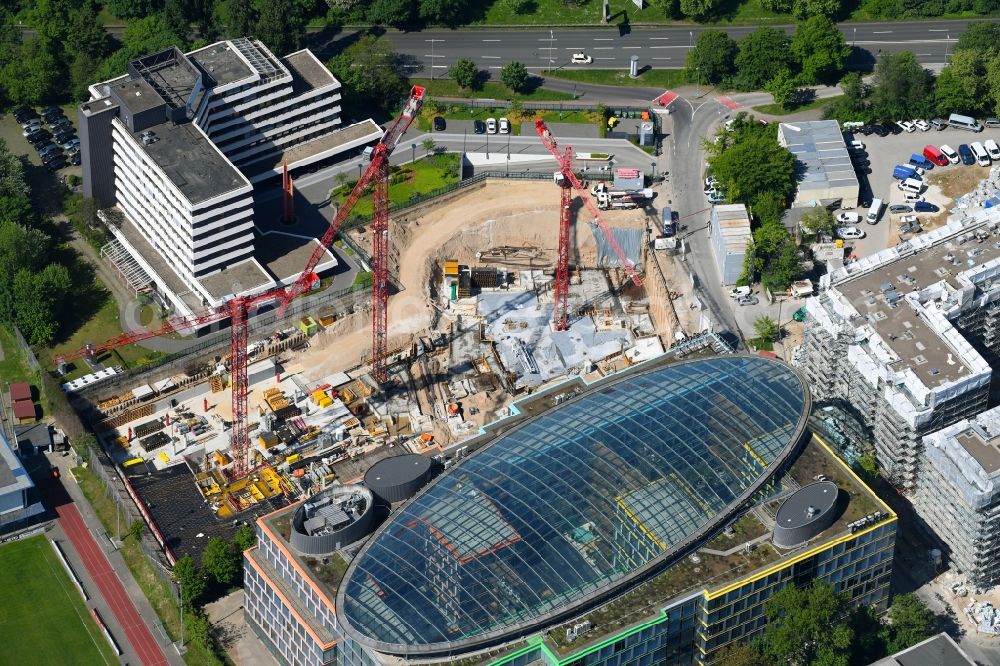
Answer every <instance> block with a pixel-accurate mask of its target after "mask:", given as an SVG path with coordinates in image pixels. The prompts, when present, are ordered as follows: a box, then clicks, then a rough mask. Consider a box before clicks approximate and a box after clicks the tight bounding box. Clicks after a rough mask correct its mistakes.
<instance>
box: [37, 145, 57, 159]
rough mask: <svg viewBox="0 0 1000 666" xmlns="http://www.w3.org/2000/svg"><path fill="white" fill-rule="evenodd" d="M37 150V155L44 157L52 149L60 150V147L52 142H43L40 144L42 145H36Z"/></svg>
mask: <svg viewBox="0 0 1000 666" xmlns="http://www.w3.org/2000/svg"><path fill="white" fill-rule="evenodd" d="M37 150H38V156H39V157H45V156H46V155H48V154H49V153H51V152H53V151H56V150H61V148H59V146H57V145H56V144H54V143H45V144H42V145H40V146H38V148H37Z"/></svg>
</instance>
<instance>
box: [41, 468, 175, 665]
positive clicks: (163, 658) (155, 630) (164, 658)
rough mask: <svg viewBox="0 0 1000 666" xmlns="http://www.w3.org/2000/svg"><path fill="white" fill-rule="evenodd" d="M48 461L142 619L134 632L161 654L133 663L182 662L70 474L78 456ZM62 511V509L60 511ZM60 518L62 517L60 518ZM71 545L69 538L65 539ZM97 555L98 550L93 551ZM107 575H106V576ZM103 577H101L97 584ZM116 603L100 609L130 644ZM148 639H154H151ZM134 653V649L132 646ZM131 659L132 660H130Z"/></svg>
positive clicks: (121, 638)
mask: <svg viewBox="0 0 1000 666" xmlns="http://www.w3.org/2000/svg"><path fill="white" fill-rule="evenodd" d="M45 455H46V457H47V458H48V460H49V462H50V463H51V464H52V465H53V466H55V467H58V468H59V473H60V481H61V484H59V483H57V485H58V486H59V488H61V489H62V490H64V491H65V493H66V495H67V499H68V500H71V501H72V502H73V504H71V505H70V506H73V507H75V511H74V512H75V513H77V514H78V515H79V518H80V519H81V521H82V525H83V526H85V528H86V529H85V530H84V534H86V535H87V536H90V537H92V539H91V541H92V542H93V543H94V547H95V548H96V549H97V551H98V552H99V553H100V554H101V555H103V557H102V558H100V559H103V560H104V561H105V565H106V566H107V567H109V568H108V569H105V574H111V573H113V574H114V576H113V578H111V580H113V581H114V582H115V583H117V584H118V587H120V588H123V592H124V593H125V595H127V596H126V597H125V598H124V602H125V605H126V606H127V607H129V608H131V612H132V613H133V614H134V616H136V617H138V618H139V620H140V621H139V622H133V623H132V627H131V628H132V631H133V633H134V632H136V631H140V632H142V631H144V632H145V633H146V634H147V635H148V636H149V638H148V639H147V640H146V642H147V645H146V650H147V651H148V650H153V649H154V648H155V651H154V654H157V655H158V658H159V661H152V662H147V661H145V660H140V661H137V662H134V663H142V664H146V663H159V664H170V665H171V666H183V664H184V660H183V659H182V658H181V657H180V655H178V654H177V651H176V649H175V648H174V646H173V644H172V643H171V641H170V639H169V637H167V636H166V635H165V633H164V630H163V628H162V626H161V624H160V620H159V618H158V617H157V615H156V612H155V611H154V610H153V607H152V606H150V605H149V601H148V600H147V599H146V596H145V595H144V594H143V592H142V589H141V588H140V587H139V585H138V583H136V581H135V579H134V578H133V577H132V573H131V571H129V569H128V566H127V565H126V564H125V561H124V560H123V559H122V557H121V555H119V554H118V552H117V550H114V549H113V547H112V544H111V542H110V541H109V539H108V536H107V534H106V533H105V530H104V526H103V525H102V524H101V521H100V519H99V518H98V517H97V515H96V514H95V513H94V510H93V509H92V508H91V506H90V504H89V503H88V502H87V500H86V498H85V497H84V496H83V493H82V492H81V491H80V488H79V486H77V484H76V482H75V481H74V480H73V478H72V475H71V474H70V469H71V468H72V467H73V464H74V461H75V458H74V456H72V455H70V456H62V455H60V454H45ZM51 508H53V509H54V510H59V509H60V508H61V507H51ZM61 513H62V512H61V511H60V514H61ZM60 522H61V521H60ZM63 543H64V544H66V545H68V543H67V542H65V541H64V542H63ZM71 550H72V551H73V553H74V554H73V557H75V558H77V560H76V562H74V566H75V567H76V568H75V570H76V571H77V572H78V574H80V575H81V576H83V575H84V574H87V577H88V579H89V571H88V570H89V567H82V566H80V565H79V564H78V563H79V562H80V561H81V560H80V555H79V554H77V553H76V552H75V550H74V549H70V548H66V551H67V556H69V554H68V553H69V551H71ZM94 554H95V555H96V553H94ZM107 577H108V576H105V578H107ZM99 583H100V581H98V584H99ZM85 587H86V589H87V591H88V593H90V594H92V595H94V594H96V592H97V591H98V588H97V587H95V586H94V583H93V582H91V583H90V587H87V585H86V584H85ZM119 601H122V600H121V599H119ZM114 610H115V609H114V607H113V606H112V607H110V608H109V609H108V610H107V611H105V609H102V610H101V617H102V618H103V619H104V621H105V622H107V623H108V626H109V627H111V630H112V633H113V635H114V636H115V639H116V640H117V641H118V642H119V643H120V644H121V645H122V647H123V648H126V647H129V646H128V643H129V641H128V640H126V636H127V630H128V627H125V628H123V627H122V626H121V625H120V624H119V623H118V622H117V620H116V614H115V613H114V612H113V611H114ZM149 641H152V643H150V642H149ZM130 651H131V652H132V653H133V654H135V650H130ZM130 663H132V662H130Z"/></svg>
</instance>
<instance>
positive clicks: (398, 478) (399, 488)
mask: <svg viewBox="0 0 1000 666" xmlns="http://www.w3.org/2000/svg"><path fill="white" fill-rule="evenodd" d="M431 475H432V469H431V459H430V458H425V457H424V456H420V455H417V454H415V453H410V454H407V455H403V456H394V457H392V458H385V459H383V460H379V461H378V462H377V463H375V464H374V465H372V466H371V467H369V468H368V471H367V472H365V485H366V486H368V489H369V490H371V491H372V493H374V494H375V496H376V497H378V498H379V499H382V500H384V501H386V502H389V503H394V502H402V501H403V500H406V499H410V498H411V497H413V496H414V495H416V494H417V491H418V490H420V489H421V488H423V487H424V486H425V485H427V482H428V481H430V480H431Z"/></svg>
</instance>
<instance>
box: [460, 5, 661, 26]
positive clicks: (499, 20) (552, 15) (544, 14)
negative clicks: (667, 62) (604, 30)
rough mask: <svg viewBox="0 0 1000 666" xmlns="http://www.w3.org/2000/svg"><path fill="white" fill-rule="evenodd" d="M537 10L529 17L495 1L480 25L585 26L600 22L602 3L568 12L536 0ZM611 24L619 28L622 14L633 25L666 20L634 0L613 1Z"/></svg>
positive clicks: (655, 11) (657, 10) (562, 6)
mask: <svg viewBox="0 0 1000 666" xmlns="http://www.w3.org/2000/svg"><path fill="white" fill-rule="evenodd" d="M532 4H534V6H535V10H534V11H533V12H531V13H530V14H515V13H514V12H512V11H511V10H510V8H509V7H508V6H507V5H506V3H503V2H499V1H498V2H494V3H493V4H492V5H491V6H490V8H489V9H487V10H486V16H485V17H484V18H483V20H482V21H481V22H480V23H481V24H483V25H560V24H563V25H566V24H571V25H584V24H599V23H600V22H601V5H602V1H601V0H588V2H586V3H584V4H583V5H582V6H580V7H574V8H573V9H569V8H567V7H566V5H565V4H564V3H563V2H562V0H534V2H533V3H532ZM609 5H610V12H611V16H612V19H611V23H612V24H614V25H617V24H618V23H621V21H622V12H627V13H628V20H629V22H631V23H640V22H643V21H655V22H659V23H666V22H667V18H666V16H665V15H664V13H663V10H662V9H657V8H656V7H651V6H647V7H646V8H645V9H642V10H640V9H639V8H638V7H636V6H635V3H633V2H632V0H611V2H610V3H609Z"/></svg>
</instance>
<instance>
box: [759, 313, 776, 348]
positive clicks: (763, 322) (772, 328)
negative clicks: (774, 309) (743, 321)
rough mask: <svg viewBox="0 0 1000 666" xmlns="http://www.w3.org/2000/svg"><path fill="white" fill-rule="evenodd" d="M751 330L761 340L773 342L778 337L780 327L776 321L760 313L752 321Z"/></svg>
mask: <svg viewBox="0 0 1000 666" xmlns="http://www.w3.org/2000/svg"><path fill="white" fill-rule="evenodd" d="M753 330H754V333H756V334H757V337H758V338H760V339H761V340H766V341H767V342H773V341H774V340H777V339H778V333H779V332H780V330H781V329H780V327H779V326H778V322H776V321H774V320H773V319H771V318H770V317H768V316H767V315H761V316H759V317H757V319H756V320H755V321H754V323H753Z"/></svg>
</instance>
